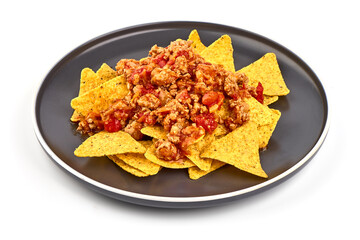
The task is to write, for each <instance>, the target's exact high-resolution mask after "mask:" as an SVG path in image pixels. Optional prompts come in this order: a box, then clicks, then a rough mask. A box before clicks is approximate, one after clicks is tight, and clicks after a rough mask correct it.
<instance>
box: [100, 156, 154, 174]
mask: <svg viewBox="0 0 360 240" xmlns="http://www.w3.org/2000/svg"><path fill="white" fill-rule="evenodd" d="M107 157H108V158H109V159H110V160H112V161H113V162H114V163H116V165H118V166H119V167H121V168H122V169H123V170H125V171H127V172H128V173H131V174H132V175H135V176H137V177H147V176H149V174H147V173H145V172H143V171H141V170H139V169H136V168H134V167H132V166H130V165H129V164H127V163H125V162H124V161H123V160H121V159H119V158H118V157H117V156H114V155H112V156H107Z"/></svg>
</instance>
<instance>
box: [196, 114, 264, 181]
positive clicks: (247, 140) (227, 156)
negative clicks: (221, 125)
mask: <svg viewBox="0 0 360 240" xmlns="http://www.w3.org/2000/svg"><path fill="white" fill-rule="evenodd" d="M257 127H258V125H257V124H256V123H254V122H250V121H249V122H246V123H245V124H243V125H242V126H241V127H239V128H237V129H235V130H234V131H232V132H231V133H229V134H228V135H226V136H225V137H222V138H220V139H218V140H216V141H214V142H212V143H211V144H210V146H209V147H208V148H206V149H205V150H204V152H203V153H202V154H201V157H203V158H212V159H216V160H219V161H221V162H224V163H228V164H230V165H233V166H235V167H236V168H239V169H241V170H243V171H246V172H249V173H252V174H254V175H257V176H260V177H264V178H267V174H266V173H265V172H264V170H263V169H262V168H261V164H260V157H259V137H258V131H257Z"/></svg>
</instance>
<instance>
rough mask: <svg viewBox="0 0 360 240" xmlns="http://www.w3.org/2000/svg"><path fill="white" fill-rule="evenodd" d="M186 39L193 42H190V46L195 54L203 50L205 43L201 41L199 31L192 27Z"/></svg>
mask: <svg viewBox="0 0 360 240" xmlns="http://www.w3.org/2000/svg"><path fill="white" fill-rule="evenodd" d="M188 40H189V41H192V42H193V43H192V44H191V46H192V47H193V48H194V51H195V52H196V53H197V54H200V53H201V52H202V51H204V50H205V48H206V47H205V45H204V44H203V43H202V42H201V40H200V36H199V33H198V32H197V30H196V29H194V30H192V31H191V33H190V35H189V38H188Z"/></svg>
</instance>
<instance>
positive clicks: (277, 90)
mask: <svg viewBox="0 0 360 240" xmlns="http://www.w3.org/2000/svg"><path fill="white" fill-rule="evenodd" d="M238 72H242V73H245V74H246V76H247V77H248V78H249V85H250V86H253V87H256V86H257V85H258V82H261V84H262V85H263V87H264V94H265V95H269V96H283V95H287V94H288V93H289V92H290V90H289V89H288V88H287V86H286V84H285V81H284V79H283V77H282V75H281V71H280V68H279V65H278V62H277V60H276V55H275V54H274V53H267V54H265V55H264V56H263V57H262V58H260V59H259V60H257V61H255V62H253V63H252V64H250V65H248V66H246V67H244V68H242V69H240V70H239V71H238Z"/></svg>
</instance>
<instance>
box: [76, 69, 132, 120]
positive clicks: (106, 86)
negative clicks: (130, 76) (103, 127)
mask: <svg viewBox="0 0 360 240" xmlns="http://www.w3.org/2000/svg"><path fill="white" fill-rule="evenodd" d="M128 92H129V90H128V89H127V87H126V79H125V78H124V76H118V77H115V78H113V79H111V80H109V81H107V82H105V83H103V84H101V85H100V86H98V87H96V88H94V89H92V90H90V91H88V92H86V93H84V94H83V95H81V96H79V97H76V98H74V99H73V100H72V101H71V107H72V108H73V109H75V110H76V111H77V112H79V113H80V114H81V115H83V116H87V115H88V114H89V113H90V112H93V113H97V114H100V113H101V112H102V111H105V110H106V109H108V108H109V107H110V106H111V105H112V104H113V103H114V102H116V100H118V99H122V98H123V97H125V96H126V95H127V94H128Z"/></svg>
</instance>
